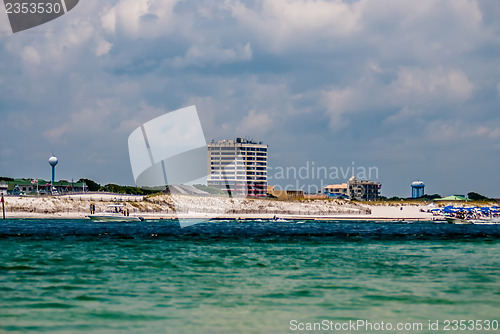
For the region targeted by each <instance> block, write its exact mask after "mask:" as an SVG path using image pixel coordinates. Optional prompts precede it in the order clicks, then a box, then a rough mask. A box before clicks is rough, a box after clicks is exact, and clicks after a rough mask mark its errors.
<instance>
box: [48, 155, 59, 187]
mask: <svg viewBox="0 0 500 334" xmlns="http://www.w3.org/2000/svg"><path fill="white" fill-rule="evenodd" d="M58 162H59V160H57V158H56V157H55V156H54V155H52V156H51V157H50V158H49V165H51V166H52V182H51V183H50V192H52V189H53V187H54V181H55V180H54V179H55V178H56V165H57V163H58Z"/></svg>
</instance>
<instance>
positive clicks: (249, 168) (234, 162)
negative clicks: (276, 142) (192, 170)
mask: <svg viewBox="0 0 500 334" xmlns="http://www.w3.org/2000/svg"><path fill="white" fill-rule="evenodd" d="M267 148H268V147H267V145H265V144H262V142H259V143H257V142H254V141H251V140H247V139H244V138H236V139H231V140H220V141H217V142H214V141H212V142H211V143H210V144H208V179H207V185H208V186H212V187H216V188H218V189H220V190H222V191H224V192H228V193H229V194H230V195H231V196H249V197H265V196H266V190H267Z"/></svg>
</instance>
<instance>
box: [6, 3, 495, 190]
mask: <svg viewBox="0 0 500 334" xmlns="http://www.w3.org/2000/svg"><path fill="white" fill-rule="evenodd" d="M499 17H500V2H499V1H491V0H484V1H480V0H476V1H475V0H426V1H400V0H390V1H389V0H377V1H371V0H359V1H356V0H350V1H323V0H317V1H308V0H296V1H292V0H267V1H266V0H262V1H258V0H255V1H231V0H225V1H217V0H196V1H194V0H193V1H177V0H81V1H80V3H79V4H78V5H77V6H76V7H75V8H74V9H73V10H71V11H70V12H68V13H67V14H65V15H64V16H61V17H59V18H57V19H55V20H54V21H51V22H48V23H46V24H43V25H41V26H38V27H36V28H33V29H30V30H26V31H23V32H19V33H15V34H13V33H12V31H11V28H10V26H9V22H8V19H7V15H6V14H5V10H4V8H3V5H0V176H9V177H30V178H36V177H38V178H46V179H49V178H50V166H49V165H48V162H47V160H48V158H49V157H50V156H51V155H52V154H53V153H54V154H55V155H56V156H57V157H58V158H59V164H58V166H57V169H56V178H57V179H66V180H71V179H75V180H77V179H79V178H81V177H84V178H90V179H93V180H96V181H97V182H99V183H101V184H107V183H119V184H129V185H131V184H134V178H133V175H132V170H131V167H130V160H129V155H128V147H127V139H128V136H129V135H130V134H131V133H132V131H134V130H135V129H136V128H137V127H138V126H140V125H141V124H143V123H145V122H147V121H149V120H151V119H153V118H155V117H158V116H161V115H163V114H165V113H166V112H169V111H172V110H176V109H179V108H183V107H186V106H190V105H196V107H197V110H198V113H199V117H200V119H201V123H202V125H203V131H204V133H205V137H206V139H207V140H208V141H210V140H212V139H216V140H218V139H229V138H235V137H237V136H239V137H247V138H249V139H254V140H257V141H262V142H264V143H265V144H268V145H269V166H270V176H271V177H272V179H271V180H270V182H269V183H270V184H281V185H295V184H297V185H299V187H300V186H303V185H307V184H315V185H317V186H321V184H323V185H326V184H332V183H341V182H344V181H345V178H348V177H349V176H350V174H349V173H351V172H350V170H349V169H348V168H352V167H353V166H354V167H355V174H356V176H358V172H362V171H363V170H365V171H367V170H368V168H372V169H371V171H374V170H376V171H377V172H376V173H374V172H372V174H371V175H366V176H367V177H371V179H373V180H375V181H378V182H381V183H382V188H381V194H382V195H384V196H389V197H390V196H403V197H406V196H410V195H411V189H410V183H411V182H412V181H414V180H422V181H424V182H425V184H426V189H425V190H426V193H428V194H434V193H439V194H441V195H443V196H445V195H450V194H465V193H467V192H469V191H475V192H479V193H481V194H483V195H486V196H490V197H500V177H499V175H498V170H499V169H498V166H500V57H499V56H500V20H499V19H498V18H499ZM307 166H309V167H307ZM311 166H315V167H324V168H327V169H328V170H329V171H333V170H335V169H336V170H337V171H338V177H336V176H335V175H329V176H331V177H327V178H324V177H323V176H322V177H320V178H317V177H316V178H313V177H312V176H311V174H312V169H311V168H312V167H311ZM301 167H303V170H302V172H303V173H302V174H301V175H302V176H304V175H305V172H306V169H307V170H309V172H310V173H311V174H309V176H307V175H306V176H307V177H296V178H293V175H289V178H283V177H282V176H283V175H277V174H276V171H278V170H280V168H281V169H286V168H288V169H289V170H290V171H291V170H292V169H293V168H295V170H297V171H298V170H299V169H300V168H301ZM329 174H331V173H329ZM342 174H344V176H345V177H343V175H342ZM359 176H363V175H362V174H361V175H359ZM297 182H299V183H297Z"/></svg>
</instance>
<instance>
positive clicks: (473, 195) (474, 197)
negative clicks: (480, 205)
mask: <svg viewBox="0 0 500 334" xmlns="http://www.w3.org/2000/svg"><path fill="white" fill-rule="evenodd" d="M467 197H469V199H470V200H473V201H489V200H490V199H489V198H488V197H486V196H483V195H481V194H478V193H475V192H470V193H468V194H467Z"/></svg>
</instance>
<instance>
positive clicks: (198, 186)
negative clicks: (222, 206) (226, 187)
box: [193, 184, 224, 195]
mask: <svg viewBox="0 0 500 334" xmlns="http://www.w3.org/2000/svg"><path fill="white" fill-rule="evenodd" d="M193 187H195V188H196V189H199V190H201V191H205V192H207V193H209V194H212V195H224V192H223V191H221V190H219V189H217V188H215V187H208V186H205V185H203V184H195V185H193Z"/></svg>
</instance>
